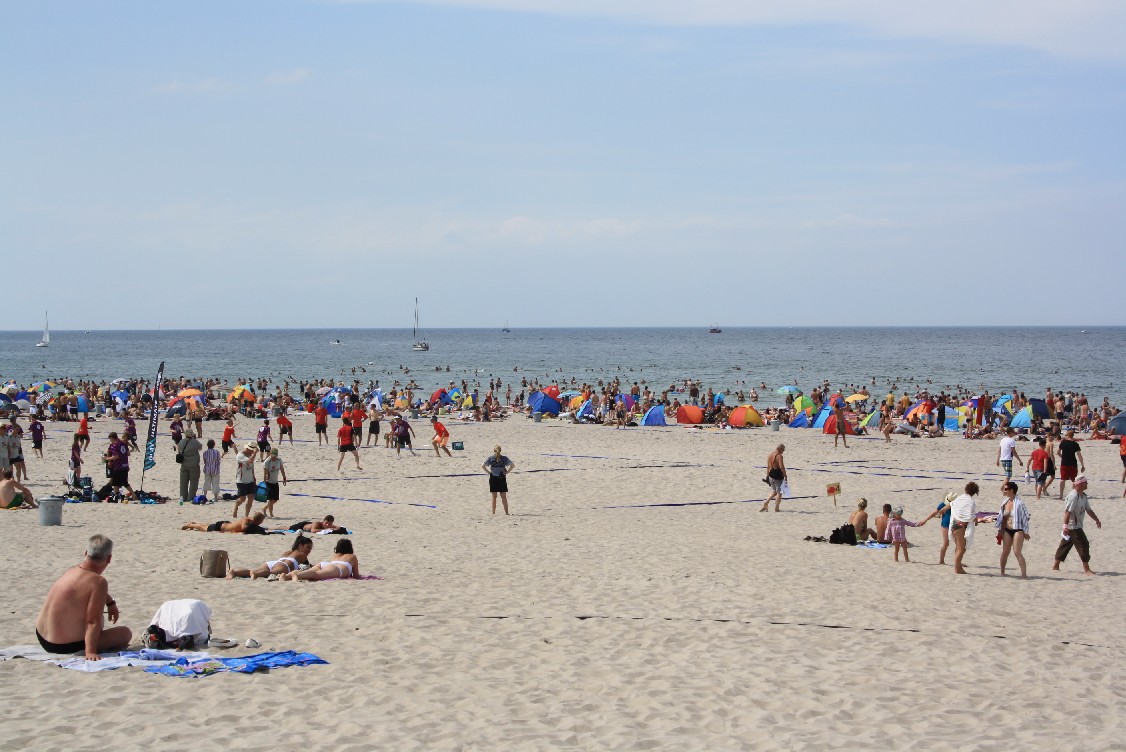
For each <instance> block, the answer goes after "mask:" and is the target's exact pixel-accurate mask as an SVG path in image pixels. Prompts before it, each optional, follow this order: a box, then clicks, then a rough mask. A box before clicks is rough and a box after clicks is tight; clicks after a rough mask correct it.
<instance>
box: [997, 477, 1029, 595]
mask: <svg viewBox="0 0 1126 752" xmlns="http://www.w3.org/2000/svg"><path fill="white" fill-rule="evenodd" d="M1001 492H1002V493H1003V494H1005V501H1004V502H1003V503H1002V504H1001V511H1000V512H999V513H998V514H997V531H998V533H1000V535H1001V536H1002V540H1001V576H1002V577H1004V575H1005V564H1006V563H1007V562H1008V560H1009V552H1010V551H1012V553H1013V556H1015V557H1016V560H1017V564H1019V565H1020V577H1021V579H1022V580H1023V579H1027V578H1028V571H1027V570H1026V569H1025V565H1024V554H1022V553H1021V548H1023V546H1024V542H1025V541H1026V540H1028V539H1029V538H1030V537H1032V536H1030V535H1029V531H1030V530H1031V529H1032V513H1031V512H1029V511H1028V505H1027V504H1025V503H1024V500H1023V499H1021V498H1020V497H1019V496H1017V484H1016V483H1013V482H1012V481H1009V482H1007V483H1005V485H1004V486H1002V488H1001Z"/></svg>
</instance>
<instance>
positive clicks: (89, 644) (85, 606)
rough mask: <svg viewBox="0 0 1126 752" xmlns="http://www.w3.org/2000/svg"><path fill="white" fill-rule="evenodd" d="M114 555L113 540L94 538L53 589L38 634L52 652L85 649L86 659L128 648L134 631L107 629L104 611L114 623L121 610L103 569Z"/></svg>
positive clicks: (36, 633) (45, 647)
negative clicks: (82, 557)
mask: <svg viewBox="0 0 1126 752" xmlns="http://www.w3.org/2000/svg"><path fill="white" fill-rule="evenodd" d="M112 558H113V541H111V540H110V539H109V538H106V537H105V536H104V535H95V536H93V537H92V538H90V542H89V543H88V544H87V547H86V557H85V558H84V559H83V560H82V563H81V564H79V565H78V566H75V567H71V568H70V569H68V570H67V571H66V572H64V573H63V575H62V576H61V577H59V579H58V580H56V581H55V584H54V585H52V586H51V589H50V590H49V591H47V599H46V601H44V603H43V608H42V609H41V610H40V611H39V617H38V618H37V619H36V620H35V636H36V637H38V638H39V644H40V645H41V646H42V647H43V649H44V650H46V651H47V652H48V653H55V654H61V655H65V654H68V653H78V652H82V651H85V654H86V660H88V661H96V660H99V659H100V657H101V656H100V655H99V653H102V652H110V651H116V650H124V649H125V648H126V647H127V646H128V645H129V641H130V640H132V639H133V633H132V632H130V631H129V628H128V627H110V628H109V629H106V628H105V622H104V621H103V619H102V610H103V609H105V612H106V615H108V616H109V620H110V623H111V624H115V623H117V619H118V617H119V616H120V615H121V612H120V611H119V610H118V608H117V602H116V601H115V600H114V599H113V598H111V597H110V594H109V583H108V582H107V581H106V578H105V577H103V576H102V572H104V571H105V570H106V567H108V566H109V563H110V560H111V559H112Z"/></svg>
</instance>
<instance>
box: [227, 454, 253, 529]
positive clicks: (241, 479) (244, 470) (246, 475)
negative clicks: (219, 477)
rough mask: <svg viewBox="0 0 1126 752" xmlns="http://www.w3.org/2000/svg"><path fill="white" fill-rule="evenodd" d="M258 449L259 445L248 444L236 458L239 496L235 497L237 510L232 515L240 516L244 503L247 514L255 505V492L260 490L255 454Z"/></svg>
mask: <svg viewBox="0 0 1126 752" xmlns="http://www.w3.org/2000/svg"><path fill="white" fill-rule="evenodd" d="M257 451H258V447H256V446H254V444H247V445H246V446H244V447H243V448H242V451H241V452H239V455H238V459H237V460H236V461H237V462H238V467H237V469H236V470H235V487H236V489H237V491H236V493H238V498H237V499H235V511H234V513H233V514H232V515H231V516H232V517H238V510H239V508H240V507H242V505H243V503H245V504H246V513H247V514H250V509H251V507H253V506H254V494H255V492H257V490H258V479H257V478H256V477H255V475H254V455H255V453H256V452H257Z"/></svg>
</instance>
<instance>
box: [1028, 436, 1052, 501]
mask: <svg viewBox="0 0 1126 752" xmlns="http://www.w3.org/2000/svg"><path fill="white" fill-rule="evenodd" d="M1036 444H1037V447H1036V449H1034V450H1033V451H1032V456H1031V457H1029V458H1028V469H1029V470H1031V471H1032V472H1033V473H1035V475H1036V498H1037V499H1039V498H1040V494H1041V493H1043V491H1044V484H1045V483H1047V481H1048V478H1049V475H1048V472H1047V471H1048V452H1047V451H1046V450H1045V449H1044V447H1045V446H1047V445H1048V442H1047V441H1046V440H1044V439H1037V440H1036Z"/></svg>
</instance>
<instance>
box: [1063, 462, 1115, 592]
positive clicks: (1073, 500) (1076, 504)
mask: <svg viewBox="0 0 1126 752" xmlns="http://www.w3.org/2000/svg"><path fill="white" fill-rule="evenodd" d="M1088 514H1089V515H1091V519H1092V520H1094V521H1095V526H1096V527H1098V528H1099V529H1100V530H1101V529H1102V526H1103V523H1102V521H1101V520H1100V519H1099V516H1098V515H1097V514H1095V510H1094V509H1091V502H1089V501H1088V500H1087V476H1086V475H1080V476H1078V477H1077V478H1076V479H1075V481H1074V482H1073V484H1072V489H1071V493H1069V494H1068V495H1067V502H1066V503H1065V504H1064V508H1063V533H1062V535H1061V537H1060V545H1059V547H1058V548H1056V561H1055V563H1054V564H1053V565H1052V569H1053V570H1056V571H1058V570H1059V568H1060V564H1061V563H1062V562H1063V560H1064V559H1066V558H1067V555H1068V553H1070V552H1071V547H1072V546H1074V547H1075V550H1076V551H1078V552H1079V560H1080V561H1081V562H1083V574H1086V575H1093V574H1094V572H1092V571H1091V567H1090V565H1089V564H1088V562H1090V561H1091V544H1090V543H1089V542H1088V541H1087V534H1086V533H1085V532H1083V518H1084V517H1085V516H1086V515H1088Z"/></svg>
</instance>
